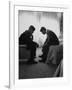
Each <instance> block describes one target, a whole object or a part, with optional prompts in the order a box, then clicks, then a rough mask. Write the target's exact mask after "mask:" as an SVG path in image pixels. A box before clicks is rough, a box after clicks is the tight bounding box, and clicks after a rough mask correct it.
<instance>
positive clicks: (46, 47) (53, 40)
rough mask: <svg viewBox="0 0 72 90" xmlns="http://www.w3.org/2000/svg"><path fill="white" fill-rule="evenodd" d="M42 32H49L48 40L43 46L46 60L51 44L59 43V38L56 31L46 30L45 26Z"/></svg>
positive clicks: (44, 59)
mask: <svg viewBox="0 0 72 90" xmlns="http://www.w3.org/2000/svg"><path fill="white" fill-rule="evenodd" d="M40 32H42V34H44V35H45V34H47V38H46V41H45V43H44V45H43V48H42V51H43V55H42V56H41V57H42V61H43V62H45V61H46V58H47V54H48V51H49V47H50V46H51V45H59V40H58V38H57V36H56V34H55V33H54V32H52V31H51V30H49V29H48V30H46V28H45V27H41V29H40Z"/></svg>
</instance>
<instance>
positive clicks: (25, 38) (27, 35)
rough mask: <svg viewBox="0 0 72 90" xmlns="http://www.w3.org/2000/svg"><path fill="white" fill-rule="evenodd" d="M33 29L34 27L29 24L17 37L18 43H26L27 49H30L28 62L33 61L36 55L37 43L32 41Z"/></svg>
mask: <svg viewBox="0 0 72 90" xmlns="http://www.w3.org/2000/svg"><path fill="white" fill-rule="evenodd" d="M34 31H35V27H34V26H33V25H31V26H30V27H29V29H28V30H26V31H25V32H23V33H22V34H21V36H20V37H19V45H26V46H27V49H30V51H31V55H30V56H31V57H30V59H29V62H34V60H33V59H34V58H35V55H36V47H37V46H38V44H37V43H36V42H33V35H32V34H33V32H34Z"/></svg>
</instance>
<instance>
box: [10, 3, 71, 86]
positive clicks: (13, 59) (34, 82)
mask: <svg viewBox="0 0 72 90" xmlns="http://www.w3.org/2000/svg"><path fill="white" fill-rule="evenodd" d="M18 10H33V11H52V12H55V11H56V12H63V13H64V20H63V21H64V23H63V25H64V60H63V66H64V77H63V78H45V79H44V78H43V79H27V80H24V79H23V80H19V79H18V67H19V66H18ZM69 15H70V11H69V8H68V7H67V6H65V5H64V6H61V5H50V4H49V5H48V6H46V5H45V6H43V5H42V6H41V5H40V6H38V5H35V6H32V5H29V6H28V5H27V6H26V5H25V4H23V3H20V2H10V87H40V86H41V87H43V86H54V85H55V86H56V84H57V85H68V84H69V82H70V79H69V77H70V76H69V74H70V71H69V66H70V65H69V64H70V62H69V55H68V51H69V47H68V42H69V39H70V37H68V34H69V31H68V30H69V20H70V18H69V17H70V16H69Z"/></svg>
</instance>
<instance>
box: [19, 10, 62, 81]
mask: <svg viewBox="0 0 72 90" xmlns="http://www.w3.org/2000/svg"><path fill="white" fill-rule="evenodd" d="M18 42H19V43H18V48H19V52H18V55H19V56H18V59H19V60H18V62H19V73H18V74H19V77H18V78H19V79H20V80H21V79H36V78H56V77H57V78H59V77H63V12H53V11H48V12H47V11H31V10H19V11H18Z"/></svg>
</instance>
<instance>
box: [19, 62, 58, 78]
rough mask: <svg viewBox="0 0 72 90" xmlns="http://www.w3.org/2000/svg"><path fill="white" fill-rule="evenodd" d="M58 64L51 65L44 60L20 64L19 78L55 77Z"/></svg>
mask: <svg viewBox="0 0 72 90" xmlns="http://www.w3.org/2000/svg"><path fill="white" fill-rule="evenodd" d="M56 68H57V66H56V65H51V64H50V65H49V64H45V63H42V62H38V63H37V64H25V63H20V64H19V79H29V78H30V79H31V78H48V77H53V74H54V72H55V70H56Z"/></svg>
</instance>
